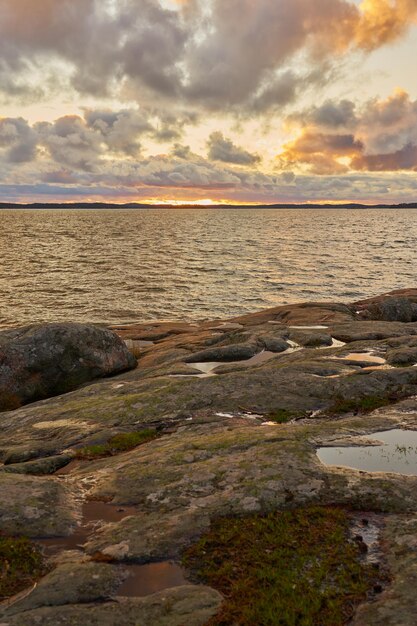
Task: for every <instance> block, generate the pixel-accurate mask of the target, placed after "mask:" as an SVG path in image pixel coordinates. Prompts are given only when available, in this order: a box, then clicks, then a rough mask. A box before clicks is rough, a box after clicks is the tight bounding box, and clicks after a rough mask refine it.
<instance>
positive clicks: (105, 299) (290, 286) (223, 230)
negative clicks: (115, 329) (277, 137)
mask: <svg viewBox="0 0 417 626" xmlns="http://www.w3.org/2000/svg"><path fill="white" fill-rule="evenodd" d="M416 286H417V210H413V209H347V208H343V207H340V208H336V209H333V208H332V209H313V208H311V209H309V208H305V209H295V208H288V209H268V208H265V209H262V208H253V209H237V208H236V209H235V208H222V209H218V208H200V207H199V208H191V209H182V208H177V209H172V208H169V209H168V208H167V209H160V208H158V209H157V208H149V209H133V210H124V209H123V210H121V209H111V210H110V209H109V210H103V209H100V210H76V209H62V210H61V209H59V210H51V209H36V210H26V209H25V210H22V209H19V210H2V211H0V327H1V328H10V327H15V326H20V325H25V324H31V323H34V322H51V321H76V322H93V323H105V324H121V323H132V322H140V321H147V320H192V321H198V320H204V319H215V318H229V317H233V316H237V315H240V314H243V313H248V312H254V311H258V310H260V309H265V308H267V307H273V306H276V305H282V304H287V303H295V302H305V301H326V300H327V301H341V302H352V301H355V300H358V299H361V298H365V297H370V296H373V295H376V294H379V293H383V292H387V291H390V290H392V289H399V288H403V287H416Z"/></svg>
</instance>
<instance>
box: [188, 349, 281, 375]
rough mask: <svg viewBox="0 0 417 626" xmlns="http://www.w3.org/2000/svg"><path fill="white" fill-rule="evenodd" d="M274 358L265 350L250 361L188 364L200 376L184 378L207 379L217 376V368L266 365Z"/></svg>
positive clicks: (274, 354) (273, 354) (272, 354)
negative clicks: (197, 371) (198, 372)
mask: <svg viewBox="0 0 417 626" xmlns="http://www.w3.org/2000/svg"><path fill="white" fill-rule="evenodd" d="M281 354H283V353H281ZM274 356H277V354H276V353H275V352H268V351H267V350H263V351H262V352H258V354H255V356H253V357H251V358H250V359H246V361H210V362H207V363H189V364H188V365H189V366H190V367H192V368H194V369H196V370H199V371H200V372H201V374H186V376H194V377H195V378H209V377H211V376H216V375H217V374H216V372H215V370H216V369H217V368H218V367H225V366H227V365H243V366H244V367H251V366H255V365H261V364H262V363H266V362H267V361H269V360H270V359H272V358H273V357H274ZM182 376H184V375H182Z"/></svg>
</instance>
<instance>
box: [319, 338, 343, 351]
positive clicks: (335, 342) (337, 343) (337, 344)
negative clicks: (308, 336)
mask: <svg viewBox="0 0 417 626" xmlns="http://www.w3.org/2000/svg"><path fill="white" fill-rule="evenodd" d="M345 345H346V343H345V342H344V341H339V340H338V339H334V338H333V337H332V345H331V346H320V348H319V349H320V350H330V349H331V348H343V346H345Z"/></svg>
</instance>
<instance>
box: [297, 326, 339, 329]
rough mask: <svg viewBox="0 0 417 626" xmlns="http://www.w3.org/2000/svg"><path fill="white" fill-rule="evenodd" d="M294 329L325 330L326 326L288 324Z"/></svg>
mask: <svg viewBox="0 0 417 626" xmlns="http://www.w3.org/2000/svg"><path fill="white" fill-rule="evenodd" d="M290 328H292V329H294V330H326V329H327V328H329V327H328V326H290Z"/></svg>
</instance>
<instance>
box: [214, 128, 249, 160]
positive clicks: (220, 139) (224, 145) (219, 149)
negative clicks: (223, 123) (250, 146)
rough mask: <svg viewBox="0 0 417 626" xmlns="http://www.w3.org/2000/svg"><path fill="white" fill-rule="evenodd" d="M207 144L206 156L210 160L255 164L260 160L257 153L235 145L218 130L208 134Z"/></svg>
mask: <svg viewBox="0 0 417 626" xmlns="http://www.w3.org/2000/svg"><path fill="white" fill-rule="evenodd" d="M207 146H208V148H209V152H208V157H209V159H210V160H212V161H222V162H223V163H234V164H235V165H255V163H259V162H260V160H261V157H260V156H259V155H258V154H252V153H251V152H248V151H247V150H244V149H243V148H241V147H239V146H237V145H236V144H234V143H233V142H232V141H231V140H230V139H226V138H225V137H224V136H223V134H222V133H220V132H214V133H212V134H211V135H210V137H209V140H208V142H207Z"/></svg>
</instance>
